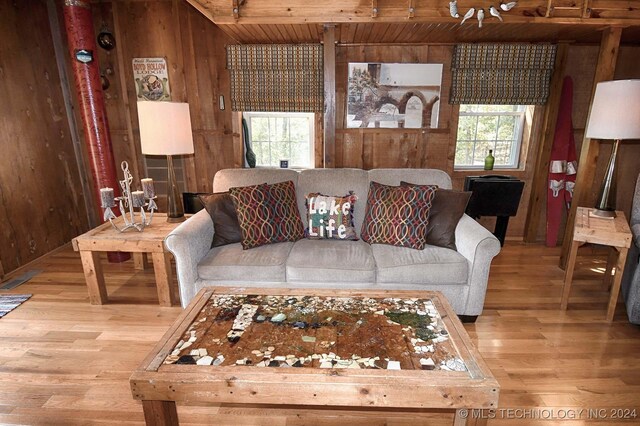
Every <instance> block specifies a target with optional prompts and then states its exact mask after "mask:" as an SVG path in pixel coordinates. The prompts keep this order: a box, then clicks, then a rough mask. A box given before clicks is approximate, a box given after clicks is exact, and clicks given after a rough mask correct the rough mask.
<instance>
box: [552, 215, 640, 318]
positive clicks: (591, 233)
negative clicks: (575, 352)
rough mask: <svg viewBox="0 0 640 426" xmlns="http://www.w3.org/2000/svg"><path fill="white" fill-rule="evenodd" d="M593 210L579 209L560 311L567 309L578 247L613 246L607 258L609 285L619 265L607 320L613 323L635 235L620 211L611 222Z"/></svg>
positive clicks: (606, 278) (606, 277)
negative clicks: (594, 213) (598, 215)
mask: <svg viewBox="0 0 640 426" xmlns="http://www.w3.org/2000/svg"><path fill="white" fill-rule="evenodd" d="M591 210H592V209H590V208H587V207H578V209H577V211H576V220H575V226H574V228H573V241H572V243H571V250H570V252H569V262H568V263H567V270H566V272H565V277H564V287H563V290H562V301H561V303H560V308H561V309H562V310H566V309H567V304H568V302H569V293H570V292H571V283H572V281H573V270H574V268H575V266H576V256H577V254H578V248H579V247H580V246H582V245H583V244H587V243H591V244H600V245H604V246H609V247H610V252H609V256H608V259H607V269H606V272H605V282H607V283H609V280H610V278H611V271H612V269H613V266H614V265H615V268H616V273H615V276H614V278H613V284H612V285H611V295H610V297H609V306H608V308H607V321H609V322H611V321H612V320H613V314H614V313H615V310H616V304H617V302H618V294H619V293H620V283H621V281H622V273H623V272H624V265H625V263H626V261H627V251H628V250H629V247H631V238H632V235H631V230H630V229H629V224H628V223H627V219H626V217H625V216H624V213H623V212H621V211H616V217H615V218H613V219H610V218H600V217H595V216H592V215H590V214H589V212H590V211H591Z"/></svg>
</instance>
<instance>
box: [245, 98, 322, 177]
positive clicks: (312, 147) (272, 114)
mask: <svg viewBox="0 0 640 426" xmlns="http://www.w3.org/2000/svg"><path fill="white" fill-rule="evenodd" d="M254 117H267V118H271V117H275V118H293V117H305V118H308V119H309V152H308V158H309V167H308V168H310V169H313V168H315V139H316V137H315V114H314V113H313V112H268V111H245V112H243V113H242V118H244V119H246V120H247V128H248V131H249V140H250V141H251V147H252V148H253V144H254V141H253V137H252V134H251V118H254ZM264 142H268V143H269V145H271V143H272V141H271V140H269V141H260V142H259V143H264ZM288 143H289V147H290V148H289V151H290V152H291V141H290V140H289V141H288ZM245 153H246V150H245ZM269 156H271V153H269ZM283 160H284V159H283ZM288 160H289V168H290V169H306V168H307V167H306V166H301V165H293V164H291V158H289V159H288ZM245 165H246V160H245ZM256 167H258V168H279V166H277V165H276V166H271V165H268V166H262V165H258V164H256Z"/></svg>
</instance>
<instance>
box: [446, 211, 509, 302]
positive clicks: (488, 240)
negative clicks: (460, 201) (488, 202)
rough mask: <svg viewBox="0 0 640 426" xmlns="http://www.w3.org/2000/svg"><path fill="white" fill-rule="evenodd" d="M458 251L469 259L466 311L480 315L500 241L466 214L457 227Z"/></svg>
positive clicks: (498, 251)
mask: <svg viewBox="0 0 640 426" xmlns="http://www.w3.org/2000/svg"><path fill="white" fill-rule="evenodd" d="M455 233H456V247H457V248H458V253H460V254H461V255H463V256H464V257H465V258H467V260H468V261H469V281H468V283H469V287H470V289H469V297H468V299H467V306H466V308H465V312H467V315H480V314H481V313H482V307H483V305H484V297H485V294H486V292H487V283H488V282H489V267H490V266H491V260H492V259H493V258H494V257H495V256H496V255H497V254H498V253H500V241H498V239H497V238H496V237H495V236H494V235H493V234H492V233H491V232H489V231H488V230H487V229H486V228H484V227H483V226H482V225H480V224H479V223H478V222H476V221H475V220H473V219H471V218H470V217H469V216H467V215H466V214H465V215H463V216H462V218H461V219H460V222H458V226H457V227H456V232H455Z"/></svg>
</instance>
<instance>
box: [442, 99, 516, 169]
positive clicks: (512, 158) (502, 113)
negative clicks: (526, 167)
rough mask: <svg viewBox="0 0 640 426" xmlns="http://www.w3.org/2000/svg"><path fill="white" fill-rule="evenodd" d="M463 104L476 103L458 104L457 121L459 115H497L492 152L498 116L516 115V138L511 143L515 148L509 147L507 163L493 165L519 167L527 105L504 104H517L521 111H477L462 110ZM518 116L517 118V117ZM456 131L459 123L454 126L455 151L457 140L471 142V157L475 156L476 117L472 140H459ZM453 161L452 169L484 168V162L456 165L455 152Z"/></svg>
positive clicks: (495, 140) (501, 167)
mask: <svg viewBox="0 0 640 426" xmlns="http://www.w3.org/2000/svg"><path fill="white" fill-rule="evenodd" d="M464 105H476V104H461V105H460V109H459V112H458V123H459V122H460V117H483V116H495V117H498V125H497V127H496V138H495V139H494V140H493V148H492V149H493V152H494V153H495V152H496V143H497V141H498V139H497V137H498V129H499V128H500V117H505V116H506V117H516V120H515V126H516V129H515V134H516V138H515V139H513V142H512V143H513V144H514V145H515V149H511V156H510V158H509V164H500V165H498V164H495V165H494V167H493V168H494V169H503V170H507V169H511V170H514V169H518V168H519V167H520V153H521V152H522V144H523V139H524V131H525V127H526V126H525V125H526V115H527V108H528V105H515V104H513V105H505V106H508V107H513V106H517V107H518V108H521V109H522V110H521V111H500V112H496V111H493V112H477V111H472V112H463V111H462V107H463V106H464ZM477 105H486V104H477ZM518 117H519V119H518ZM458 131H459V124H458V126H456V147H455V149H456V153H457V150H458V142H473V155H472V158H474V157H475V150H476V144H477V142H478V139H477V136H478V118H476V126H475V135H474V139H473V140H468V139H464V140H459V139H458ZM481 142H484V140H482V141H481ZM453 161H454V163H453V169H454V170H482V169H484V164H469V165H466V164H465V165H458V164H456V162H455V154H454V160H453Z"/></svg>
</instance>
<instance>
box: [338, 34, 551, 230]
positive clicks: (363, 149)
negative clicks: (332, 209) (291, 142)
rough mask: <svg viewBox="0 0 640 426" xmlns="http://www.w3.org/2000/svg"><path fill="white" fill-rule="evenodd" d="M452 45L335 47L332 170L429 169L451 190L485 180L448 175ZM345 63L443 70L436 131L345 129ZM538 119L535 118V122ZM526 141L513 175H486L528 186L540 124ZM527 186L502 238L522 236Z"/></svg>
mask: <svg viewBox="0 0 640 426" xmlns="http://www.w3.org/2000/svg"><path fill="white" fill-rule="evenodd" d="M452 54H453V46H452V45H378V46H376V45H362V46H348V47H339V48H338V49H337V61H336V67H337V69H336V91H337V94H336V101H337V126H336V156H337V158H336V166H337V167H360V168H365V169H372V168H381V167H392V168H395V167H408V168H435V169H441V170H444V171H446V172H447V173H449V174H450V175H451V176H452V179H453V187H454V189H460V190H461V189H462V188H463V185H464V178H465V177H466V176H472V175H482V174H487V172H484V171H483V170H470V171H454V168H453V166H454V164H453V163H454V157H455V143H456V133H457V127H458V107H457V106H455V105H450V104H449V91H450V88H451V57H452ZM349 62H386V63H394V62H398V63H437V64H443V65H444V67H443V72H442V88H441V92H440V99H441V100H440V114H439V117H438V122H439V123H438V128H437V129H382V128H379V129H347V128H346V112H345V107H346V98H345V96H346V93H347V87H346V86H347V71H348V69H347V68H348V63H349ZM538 116H539V114H536V117H538ZM530 131H531V135H530V136H531V137H530V138H529V139H530V141H529V143H528V147H525V148H527V149H526V152H525V153H524V154H523V156H522V161H521V163H522V165H521V167H520V169H518V170H509V171H492V172H489V173H490V174H496V173H500V174H510V175H514V176H516V177H518V178H519V179H522V180H524V181H525V182H530V180H531V177H532V175H533V167H534V163H535V155H534V154H535V150H536V146H537V142H538V139H539V138H538V135H539V133H540V131H541V128H540V123H539V121H537V120H533V121H532V123H531V128H530ZM528 194H529V186H528V185H526V186H525V193H524V194H523V197H522V201H521V204H520V209H519V212H518V215H517V216H516V217H515V218H513V219H512V220H511V222H510V225H509V229H508V235H510V236H522V234H523V231H524V221H525V218H526V212H527V206H528V202H529V196H528ZM494 221H495V219H490V218H483V219H481V222H482V223H483V224H484V225H485V226H487V227H488V228H489V229H493V226H494Z"/></svg>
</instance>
